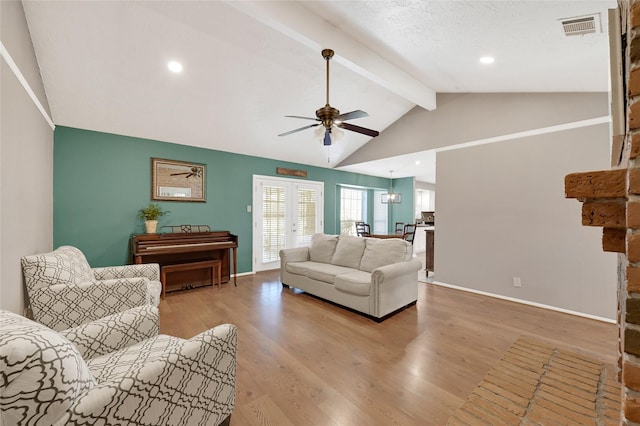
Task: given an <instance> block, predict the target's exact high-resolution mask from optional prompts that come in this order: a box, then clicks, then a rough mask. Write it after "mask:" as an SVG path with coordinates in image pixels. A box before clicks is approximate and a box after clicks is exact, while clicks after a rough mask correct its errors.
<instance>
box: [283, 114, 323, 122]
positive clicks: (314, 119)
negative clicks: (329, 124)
mask: <svg viewBox="0 0 640 426" xmlns="http://www.w3.org/2000/svg"><path fill="white" fill-rule="evenodd" d="M285 117H289V118H301V119H303V120H313V121H320V120H318V119H317V118H311V117H301V116H299V115H285Z"/></svg>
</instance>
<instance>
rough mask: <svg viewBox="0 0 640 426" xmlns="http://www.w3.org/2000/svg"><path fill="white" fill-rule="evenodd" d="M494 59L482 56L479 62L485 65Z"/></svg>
mask: <svg viewBox="0 0 640 426" xmlns="http://www.w3.org/2000/svg"><path fill="white" fill-rule="evenodd" d="M495 61H496V59H495V58H494V57H492V56H483V57H482V58H480V63H483V64H486V65H488V64H492V63H494V62H495Z"/></svg>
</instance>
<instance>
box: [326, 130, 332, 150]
mask: <svg viewBox="0 0 640 426" xmlns="http://www.w3.org/2000/svg"><path fill="white" fill-rule="evenodd" d="M329 145H331V129H327V130H326V131H325V132H324V146H329Z"/></svg>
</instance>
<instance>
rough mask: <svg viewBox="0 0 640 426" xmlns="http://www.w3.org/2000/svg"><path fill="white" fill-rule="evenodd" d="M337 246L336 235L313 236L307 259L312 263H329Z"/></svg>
mask: <svg viewBox="0 0 640 426" xmlns="http://www.w3.org/2000/svg"><path fill="white" fill-rule="evenodd" d="M336 244H338V236H337V235H325V234H315V235H314V236H313V237H312V238H311V244H310V245H309V258H310V259H311V261H312V262H320V263H331V259H333V255H334V253H335V251H336Z"/></svg>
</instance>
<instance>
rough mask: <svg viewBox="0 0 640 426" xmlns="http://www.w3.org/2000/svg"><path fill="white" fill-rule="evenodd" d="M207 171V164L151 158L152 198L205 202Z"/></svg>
mask: <svg viewBox="0 0 640 426" xmlns="http://www.w3.org/2000/svg"><path fill="white" fill-rule="evenodd" d="M206 173H207V167H206V165H205V164H201V163H191V162H186V161H177V160H167V159H165V158H151V199H152V200H157V201H191V202H205V201H206V194H207V193H206Z"/></svg>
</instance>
